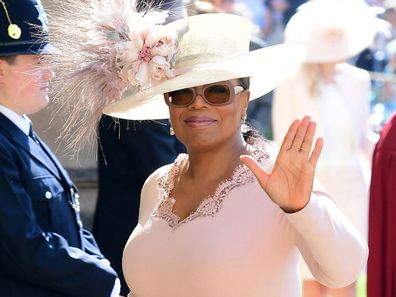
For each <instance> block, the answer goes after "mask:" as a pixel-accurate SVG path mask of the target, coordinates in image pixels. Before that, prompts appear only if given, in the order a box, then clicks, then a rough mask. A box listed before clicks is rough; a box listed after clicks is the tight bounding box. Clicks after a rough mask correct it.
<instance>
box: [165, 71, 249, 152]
mask: <svg viewBox="0 0 396 297" xmlns="http://www.w3.org/2000/svg"><path fill="white" fill-rule="evenodd" d="M222 83H225V84H227V83H230V84H232V85H233V86H238V85H239V83H238V80H237V79H236V80H231V81H229V82H222ZM204 89H205V86H199V87H195V88H194V94H196V96H195V98H194V100H193V102H191V103H190V104H189V105H187V106H185V107H174V106H170V107H169V112H170V119H171V122H172V127H173V129H174V131H175V134H176V136H177V138H178V139H179V140H180V141H181V142H182V143H183V144H184V145H185V146H186V147H187V149H188V151H189V152H192V151H206V150H211V149H216V147H219V146H221V145H226V144H231V143H234V142H235V141H237V140H238V139H240V138H241V132H240V126H241V119H243V117H244V115H245V113H246V110H247V104H248V101H249V91H248V90H244V91H242V92H239V93H238V94H236V95H235V96H234V97H233V98H232V99H231V100H230V102H229V103H227V104H225V105H218V106H216V105H211V104H210V103H208V100H204V98H203V97H202V96H204V95H203V93H204V92H203V90H204Z"/></svg>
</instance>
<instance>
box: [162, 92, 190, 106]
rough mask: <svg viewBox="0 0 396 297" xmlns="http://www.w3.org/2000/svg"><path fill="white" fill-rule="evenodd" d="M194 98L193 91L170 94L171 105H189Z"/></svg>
mask: <svg viewBox="0 0 396 297" xmlns="http://www.w3.org/2000/svg"><path fill="white" fill-rule="evenodd" d="M193 96H194V93H193V90H192V89H182V90H177V91H172V92H169V93H168V100H169V103H171V104H173V105H187V104H189V103H190V102H191V100H192V98H193Z"/></svg>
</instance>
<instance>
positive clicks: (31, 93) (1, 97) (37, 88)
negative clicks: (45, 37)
mask: <svg viewBox="0 0 396 297" xmlns="http://www.w3.org/2000/svg"><path fill="white" fill-rule="evenodd" d="M52 75H53V73H52V71H51V70H50V68H49V67H48V65H47V64H46V63H45V62H44V61H43V60H42V58H41V57H40V56H38V55H19V56H17V57H16V59H15V61H14V62H13V63H8V62H7V61H5V60H2V59H0V104H2V105H4V106H6V107H8V108H10V109H12V110H14V111H15V112H16V113H18V114H31V113H35V112H37V111H39V110H41V109H43V108H44V107H46V106H47V104H48V102H49V99H48V90H49V89H48V88H49V82H50V80H51V78H52Z"/></svg>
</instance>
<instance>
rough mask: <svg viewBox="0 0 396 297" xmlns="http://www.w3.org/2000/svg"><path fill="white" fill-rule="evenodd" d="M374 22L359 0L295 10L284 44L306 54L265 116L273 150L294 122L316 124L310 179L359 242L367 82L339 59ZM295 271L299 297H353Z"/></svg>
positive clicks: (366, 36) (367, 154) (363, 216)
mask: <svg viewBox="0 0 396 297" xmlns="http://www.w3.org/2000/svg"><path fill="white" fill-rule="evenodd" d="M377 21H378V20H377V19H376V18H375V17H374V15H373V14H372V13H371V10H370V9H369V6H367V5H366V4H365V3H363V1H358V0H348V1H334V0H331V1H330V0H316V1H313V2H309V3H306V4H303V5H302V6H300V9H299V10H298V12H297V13H296V14H295V15H294V16H293V17H292V18H291V20H290V22H289V23H288V24H287V26H286V31H285V34H286V41H297V42H298V41H299V42H304V43H307V45H308V47H307V56H306V59H305V62H304V63H303V64H302V65H301V67H300V69H299V70H298V71H297V73H295V75H293V76H292V77H291V78H289V79H288V80H287V81H286V82H284V83H283V84H282V85H281V86H279V87H278V88H277V89H276V90H275V94H274V101H273V115H272V120H273V129H274V138H275V140H276V142H277V143H278V144H280V143H281V142H280V141H281V139H282V138H283V137H284V135H285V133H286V132H287V127H288V125H289V123H291V122H292V121H293V119H294V118H296V117H300V116H302V115H305V114H310V115H311V116H312V117H313V118H314V119H315V120H316V121H317V123H318V131H319V135H322V136H323V137H324V139H325V145H324V148H323V154H322V156H321V160H320V162H319V163H318V166H317V168H316V174H317V177H318V179H319V181H320V182H321V183H322V184H323V186H324V188H325V189H326V190H327V191H328V192H329V193H330V194H331V195H332V196H333V197H335V199H336V201H337V203H338V206H339V207H340V209H341V211H342V212H344V214H345V215H346V216H347V218H348V219H349V220H350V221H351V223H352V224H353V225H354V226H355V227H356V228H357V229H358V230H359V231H360V232H361V233H362V234H363V235H364V236H366V237H367V214H368V179H367V176H365V172H366V173H367V171H368V170H367V169H366V170H364V169H363V168H364V166H363V164H369V160H370V158H371V152H372V147H373V141H371V140H370V137H369V134H370V133H369V128H368V116H369V97H370V78H369V74H368V72H366V71H365V70H362V69H358V68H356V67H354V66H351V65H349V64H347V63H345V61H346V60H347V59H348V58H350V57H352V56H354V55H356V54H357V53H359V52H360V51H361V50H363V49H364V48H365V47H367V46H368V45H369V44H370V42H371V40H372V38H373V36H374V33H375V28H376V24H377ZM362 157H363V158H362ZM364 159H365V160H366V161H368V162H367V163H364V162H362V160H364ZM366 168H369V167H366ZM305 260H306V261H307V264H310V263H309V260H308V259H305ZM300 273H301V277H302V279H303V280H304V283H303V292H304V297H324V296H328V293H330V292H331V296H344V297H352V296H356V283H352V284H350V285H348V286H347V287H344V288H339V289H331V290H330V289H328V288H326V287H325V286H323V285H321V284H320V283H319V282H317V281H316V280H315V279H314V277H313V276H312V274H311V272H310V271H309V269H308V267H307V266H306V265H305V263H303V261H301V265H300Z"/></svg>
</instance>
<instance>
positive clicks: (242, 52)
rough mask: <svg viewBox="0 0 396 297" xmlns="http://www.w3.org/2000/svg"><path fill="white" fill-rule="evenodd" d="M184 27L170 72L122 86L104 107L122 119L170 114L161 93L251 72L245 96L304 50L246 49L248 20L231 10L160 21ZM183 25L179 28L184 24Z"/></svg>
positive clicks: (282, 75)
mask: <svg viewBox="0 0 396 297" xmlns="http://www.w3.org/2000/svg"><path fill="white" fill-rule="evenodd" d="M165 27H166V31H181V30H186V29H185V28H187V30H186V33H185V34H184V35H183V37H182V38H181V40H180V44H179V48H178V52H177V54H176V60H175V66H174V69H173V70H174V76H173V77H170V78H166V79H164V80H162V81H160V82H158V83H155V84H153V85H151V86H150V87H148V88H142V89H136V88H132V89H130V90H127V91H126V92H125V93H124V95H123V97H122V98H121V99H120V100H117V101H115V102H113V103H111V104H109V105H107V106H106V107H105V108H104V109H103V113H105V114H107V115H110V116H113V117H117V118H124V119H134V120H144V119H164V118H168V117H169V111H168V106H167V105H166V104H165V101H164V99H163V95H162V94H163V93H166V92H170V91H174V90H178V89H183V88H188V87H194V86H199V85H205V84H209V83H213V82H218V81H224V80H230V79H236V78H241V77H250V78H251V84H250V92H251V95H250V100H253V99H256V98H258V97H260V96H262V95H264V94H266V93H268V92H270V91H271V90H273V89H274V88H275V87H276V86H277V85H279V84H280V83H281V82H282V81H283V80H284V79H286V78H287V77H288V76H289V75H290V74H292V73H293V72H294V71H295V70H296V69H297V67H298V65H299V63H300V62H301V60H302V58H303V57H304V55H305V45H304V44H302V43H289V44H280V45H275V46H271V47H266V48H263V49H259V50H255V51H252V52H249V41H250V37H251V32H252V23H251V22H250V21H249V20H248V19H246V18H244V17H240V16H237V15H232V14H223V13H215V14H201V15H196V16H191V17H188V18H184V19H180V20H178V21H175V22H172V23H169V24H167V25H165ZM183 28H184V29H183Z"/></svg>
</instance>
